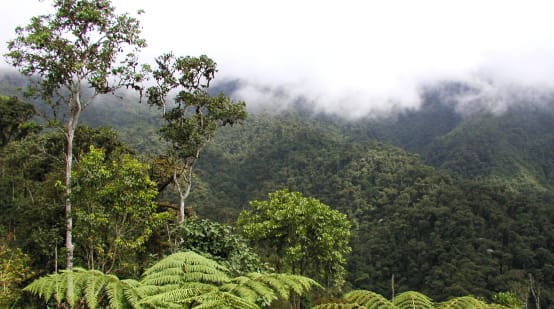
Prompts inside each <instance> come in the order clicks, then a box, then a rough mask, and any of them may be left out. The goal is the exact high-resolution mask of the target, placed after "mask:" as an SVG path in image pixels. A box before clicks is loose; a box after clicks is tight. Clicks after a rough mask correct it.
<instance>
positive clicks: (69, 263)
mask: <svg viewBox="0 0 554 309" xmlns="http://www.w3.org/2000/svg"><path fill="white" fill-rule="evenodd" d="M80 87H81V84H80V82H79V83H77V84H76V85H74V87H73V88H72V89H71V94H70V97H69V98H68V100H69V102H68V113H69V121H68V123H67V132H66V140H67V147H66V153H65V248H66V250H67V253H66V254H67V255H66V269H67V270H68V271H72V270H73V215H72V213H71V171H72V168H73V139H74V137H75V130H76V128H77V123H78V122H79V116H80V115H81V109H82V105H81V100H80V97H79V96H80Z"/></svg>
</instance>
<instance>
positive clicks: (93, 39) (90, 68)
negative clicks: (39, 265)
mask: <svg viewBox="0 0 554 309" xmlns="http://www.w3.org/2000/svg"><path fill="white" fill-rule="evenodd" d="M53 7H54V9H55V12H54V13H53V14H48V15H39V16H35V17H33V18H32V19H31V21H30V23H29V24H28V25H27V26H25V27H18V28H16V30H15V32H16V38H15V39H13V40H11V41H9V42H8V48H9V50H10V51H9V52H8V53H7V54H6V55H5V56H6V58H7V60H8V62H10V63H11V64H12V65H13V66H15V67H17V68H18V69H19V70H20V72H22V73H23V74H25V75H29V76H33V77H37V79H36V82H35V83H33V84H32V85H31V86H30V89H29V90H30V94H34V95H37V96H40V97H41V98H42V99H44V100H45V101H46V102H47V103H49V104H50V105H51V106H52V107H53V110H54V114H55V115H58V116H60V118H61V119H62V120H63V121H62V123H63V125H62V127H63V130H64V133H65V137H66V146H65V181H64V188H65V205H64V211H65V220H66V241H65V246H66V249H67V253H66V254H67V256H66V268H67V269H68V270H71V269H72V267H73V242H72V229H73V221H72V214H71V170H72V164H73V138H74V135H75V129H76V128H77V124H78V122H79V117H80V115H81V112H82V111H83V110H84V109H85V108H86V107H87V106H88V105H89V104H90V103H91V102H92V101H93V100H94V98H96V97H97V96H98V95H100V94H107V93H112V94H113V93H114V92H115V91H116V90H117V89H120V88H122V87H133V88H137V86H136V85H137V82H140V81H141V79H142V74H141V73H140V72H139V71H138V70H137V69H138V62H137V56H136V53H137V52H138V51H139V50H140V49H141V48H143V47H145V46H146V42H145V40H143V39H142V38H141V37H140V32H141V27H140V23H139V21H138V20H137V19H136V18H134V17H132V16H130V15H128V14H116V12H115V8H114V7H113V6H112V4H111V2H110V1H109V0H55V1H54V2H53ZM86 90H88V91H86Z"/></svg>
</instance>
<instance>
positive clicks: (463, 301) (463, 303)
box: [436, 296, 509, 309]
mask: <svg viewBox="0 0 554 309" xmlns="http://www.w3.org/2000/svg"><path fill="white" fill-rule="evenodd" d="M436 308H437V309H467V308H472V309H493V308H494V309H509V308H508V307H505V306H502V305H498V304H486V303H485V302H483V301H481V300H479V299H477V298H474V297H471V296H463V297H456V298H453V299H450V300H448V301H445V302H442V303H439V304H438V305H437V306H436Z"/></svg>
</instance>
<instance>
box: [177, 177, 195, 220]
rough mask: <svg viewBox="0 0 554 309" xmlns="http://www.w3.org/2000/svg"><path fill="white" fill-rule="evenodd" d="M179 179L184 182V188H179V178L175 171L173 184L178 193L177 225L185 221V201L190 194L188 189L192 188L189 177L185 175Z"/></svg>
mask: <svg viewBox="0 0 554 309" xmlns="http://www.w3.org/2000/svg"><path fill="white" fill-rule="evenodd" d="M181 177H182V178H183V179H184V180H185V181H184V184H185V188H183V186H181V183H180V182H179V176H178V175H177V170H175V171H174V172H173V182H174V183H175V187H176V188H177V192H179V223H183V222H184V221H185V200H186V199H187V197H188V196H189V194H190V188H191V187H192V181H191V177H192V175H191V176H189V177H186V176H185V175H181Z"/></svg>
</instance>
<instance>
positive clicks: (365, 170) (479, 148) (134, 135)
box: [0, 77, 554, 305]
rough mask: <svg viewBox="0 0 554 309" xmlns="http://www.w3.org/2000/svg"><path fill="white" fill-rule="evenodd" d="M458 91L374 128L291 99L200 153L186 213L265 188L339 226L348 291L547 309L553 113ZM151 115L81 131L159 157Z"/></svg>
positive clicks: (130, 112)
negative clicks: (326, 212) (321, 210)
mask: <svg viewBox="0 0 554 309" xmlns="http://www.w3.org/2000/svg"><path fill="white" fill-rule="evenodd" d="M17 83H18V79H17V77H13V78H12V77H10V78H7V79H6V78H3V79H0V89H3V90H2V91H5V94H7V95H12V94H14V93H15V92H14V91H13V90H14V89H15V87H16V86H17ZM220 87H221V88H220V89H221V90H224V91H233V89H236V87H238V84H229V85H220ZM467 91H474V90H473V89H471V88H470V87H467V86H465V85H463V84H460V83H445V84H441V85H438V86H436V87H429V88H427V89H424V91H423V92H422V101H423V102H422V106H421V108H419V109H414V110H405V111H401V112H399V113H397V114H395V115H391V116H390V117H388V118H384V119H383V118H367V119H360V120H357V121H348V120H345V119H341V118H340V117H337V116H335V115H321V114H315V113H313V109H312V108H311V107H310V106H309V105H306V104H307V103H306V102H303V101H302V100H299V101H298V102H297V104H296V105H294V106H295V107H294V108H291V109H289V110H286V111H284V112H280V113H270V112H268V113H256V114H252V115H250V117H249V119H248V120H247V121H246V122H245V123H244V124H242V125H235V126H233V127H225V128H223V129H221V130H220V131H219V132H218V134H217V136H216V138H215V140H214V141H213V142H212V143H211V144H210V145H209V146H208V147H206V148H205V149H204V150H203V152H202V153H201V155H200V160H199V162H198V165H197V166H196V169H195V172H196V178H195V180H194V182H193V188H192V193H191V196H190V198H189V199H188V200H187V205H188V206H191V207H193V209H195V210H196V211H197V212H198V214H200V215H201V216H203V217H209V218H211V219H216V220H218V221H226V222H233V221H234V220H235V219H236V217H237V215H238V213H239V212H240V211H241V210H242V209H244V207H245V206H246V205H247V203H248V202H249V201H251V200H254V199H265V198H266V196H267V193H268V192H272V191H275V190H278V189H282V188H288V189H289V190H291V191H300V192H302V193H303V194H304V195H306V196H311V197H314V198H317V199H319V200H321V201H322V202H323V203H325V204H328V205H329V206H331V207H333V208H335V209H338V210H340V211H341V212H343V213H345V214H347V215H348V218H349V220H350V221H351V223H352V226H353V228H352V235H353V237H352V248H353V251H352V254H351V256H350V258H349V261H348V275H347V280H348V282H347V288H363V289H369V290H372V291H376V292H378V293H380V294H383V295H388V296H390V295H389V294H390V280H391V277H392V276H393V275H394V278H395V284H396V285H395V287H396V288H397V289H398V291H405V290H418V291H421V292H423V293H425V294H427V295H429V296H431V297H433V298H435V299H437V300H440V299H439V298H440V297H443V298H448V297H450V296H461V295H468V294H471V295H476V296H480V297H490V296H491V295H492V294H493V293H494V292H498V291H512V292H514V293H525V291H527V290H526V289H527V288H528V284H529V276H532V277H533V278H534V280H536V282H538V284H540V286H541V289H542V297H543V299H544V302H545V304H546V305H549V304H550V305H552V304H554V286H553V282H554V267H553V265H554V254H552V252H554V178H553V177H554V156H553V154H554V106H553V103H552V102H541V104H538V105H533V104H524V103H526V102H525V101H522V104H515V105H513V106H511V107H510V108H508V109H507V110H506V111H505V112H504V113H500V114H494V113H490V112H487V110H486V109H481V110H480V111H476V112H472V113H465V114H461V113H459V112H458V109H459V106H458V105H457V104H458V101H457V98H458V97H459V96H460V95H463V94H464V93H466V92H467ZM37 104H38V103H37ZM538 106H542V107H538ZM474 110H479V109H474ZM159 119H160V115H159V113H158V111H156V110H153V109H150V108H149V107H147V106H145V105H140V104H138V103H137V100H136V99H134V98H133V99H129V98H126V99H124V100H119V99H115V98H109V97H107V98H101V99H99V101H98V102H95V104H94V105H93V106H91V108H90V109H89V110H88V111H86V112H85V113H84V117H83V123H88V124H90V125H93V126H98V125H104V126H112V127H113V128H115V129H116V130H117V131H118V132H119V134H120V135H121V138H122V139H123V140H125V141H127V142H128V143H130V144H131V145H132V146H133V147H134V148H135V149H136V150H137V151H138V152H139V154H143V155H145V156H146V155H148V154H152V153H157V152H160V151H163V145H162V144H161V143H160V141H159V139H158V137H157V125H158V124H159V121H160V120H159ZM164 198H168V199H171V197H170V196H169V195H168V194H166V195H164Z"/></svg>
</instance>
